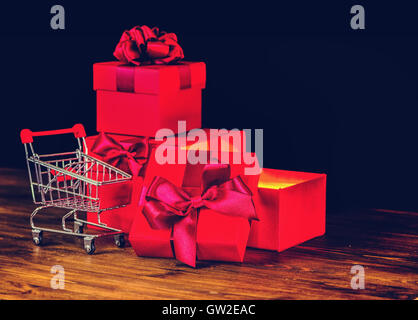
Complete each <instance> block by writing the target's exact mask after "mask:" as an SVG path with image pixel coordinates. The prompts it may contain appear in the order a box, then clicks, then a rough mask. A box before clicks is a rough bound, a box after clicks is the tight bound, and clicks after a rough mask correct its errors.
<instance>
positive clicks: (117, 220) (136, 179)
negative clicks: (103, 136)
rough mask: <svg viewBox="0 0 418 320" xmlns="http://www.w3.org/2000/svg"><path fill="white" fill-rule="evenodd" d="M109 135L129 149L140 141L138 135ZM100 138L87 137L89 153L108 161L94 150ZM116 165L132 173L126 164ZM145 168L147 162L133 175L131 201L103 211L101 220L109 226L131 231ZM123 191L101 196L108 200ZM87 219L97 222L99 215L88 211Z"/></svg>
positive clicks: (120, 194) (103, 199)
mask: <svg viewBox="0 0 418 320" xmlns="http://www.w3.org/2000/svg"><path fill="white" fill-rule="evenodd" d="M107 136H108V137H110V138H111V139H114V140H115V141H116V142H117V143H119V144H120V145H121V146H123V147H124V148H125V150H129V147H130V146H131V145H134V144H136V143H138V141H139V138H138V137H131V136H126V135H115V134H108V135H107ZM98 138H99V136H98V135H96V136H90V137H87V138H86V144H87V150H88V154H89V155H91V156H93V157H95V158H97V159H99V160H102V161H105V162H107V161H108V159H106V158H105V157H103V156H102V155H99V154H96V153H94V152H92V148H93V146H94V145H95V143H96V142H97V139H98ZM112 152H114V151H110V152H109V153H112ZM115 166H116V167H118V168H119V169H121V170H124V171H126V172H128V173H132V172H129V171H130V170H129V168H128V167H127V165H126V164H125V165H122V166H121V165H118V164H116V165H115ZM145 168H146V163H144V166H143V169H142V170H140V171H139V172H138V173H135V174H133V175H132V181H131V184H130V185H131V189H132V192H131V197H130V201H129V202H127V203H125V204H127V205H126V206H124V207H121V208H117V209H113V210H111V211H109V212H107V211H104V212H102V213H101V216H100V220H101V222H102V223H105V224H107V225H108V226H109V227H112V228H116V229H121V230H122V231H123V232H125V233H129V230H130V228H131V224H132V221H133V219H134V216H135V213H136V211H137V210H138V203H139V199H140V194H141V190H142V183H143V177H142V175H143V173H144V172H145ZM93 174H95V172H93ZM97 174H106V173H105V172H97ZM122 193H123V192H122ZM122 193H121V192H120V191H119V190H114V192H111V190H110V192H108V193H107V194H104V195H102V196H101V201H105V202H108V201H110V200H111V199H112V198H115V197H116V198H118V197H121V196H123V194H122ZM87 221H89V222H93V223H97V215H96V214H95V213H92V212H88V213H87ZM89 227H91V228H95V227H94V226H89Z"/></svg>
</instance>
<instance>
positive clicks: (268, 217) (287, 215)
mask: <svg viewBox="0 0 418 320" xmlns="http://www.w3.org/2000/svg"><path fill="white" fill-rule="evenodd" d="M252 191H253V200H254V205H255V208H256V211H257V216H258V218H259V221H254V222H253V223H252V225H251V233H250V237H249V240H248V246H249V247H253V248H259V249H269V250H277V251H279V252H280V251H283V250H285V249H287V248H290V247H292V246H295V245H297V244H300V243H302V242H304V241H306V240H309V239H312V238H314V237H317V236H320V235H323V234H324V233H325V206H326V205H325V196H326V175H325V174H317V173H306V172H295V171H285V170H274V169H266V168H264V169H263V171H262V173H261V174H260V179H259V181H258V188H257V190H254V189H252Z"/></svg>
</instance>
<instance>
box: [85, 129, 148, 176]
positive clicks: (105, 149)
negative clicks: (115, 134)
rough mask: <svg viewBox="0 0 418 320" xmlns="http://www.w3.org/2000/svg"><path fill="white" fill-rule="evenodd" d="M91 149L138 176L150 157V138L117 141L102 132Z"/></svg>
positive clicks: (114, 164)
mask: <svg viewBox="0 0 418 320" xmlns="http://www.w3.org/2000/svg"><path fill="white" fill-rule="evenodd" d="M91 151H92V152H93V153H95V154H97V155H99V156H101V157H103V160H104V161H105V162H107V163H109V164H110V165H112V166H114V167H117V168H119V169H121V170H123V171H125V172H128V173H131V174H132V175H134V176H138V175H139V174H140V173H141V170H142V168H143V166H144V164H145V163H146V162H147V161H148V157H149V144H148V139H147V138H145V137H136V138H135V142H133V143H131V142H130V143H123V142H117V141H116V140H115V139H113V138H112V137H110V136H108V135H107V134H105V133H103V132H102V133H100V134H99V136H98V137H97V139H96V141H95V142H94V144H93V147H92V148H91Z"/></svg>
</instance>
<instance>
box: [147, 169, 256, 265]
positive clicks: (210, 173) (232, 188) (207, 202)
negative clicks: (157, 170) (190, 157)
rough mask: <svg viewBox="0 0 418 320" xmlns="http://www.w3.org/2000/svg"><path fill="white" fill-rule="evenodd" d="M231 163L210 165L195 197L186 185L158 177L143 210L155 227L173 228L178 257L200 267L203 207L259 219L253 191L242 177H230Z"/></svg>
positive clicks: (151, 186) (154, 180)
mask: <svg viewBox="0 0 418 320" xmlns="http://www.w3.org/2000/svg"><path fill="white" fill-rule="evenodd" d="M230 172H231V169H230V167H229V165H227V164H209V165H206V166H205V167H204V169H203V174H202V179H201V189H202V192H201V194H200V196H198V197H191V196H190V195H189V194H188V193H187V192H186V191H185V190H184V189H183V188H181V187H178V186H176V185H174V184H173V183H171V182H170V181H168V180H166V179H165V178H162V177H154V179H153V180H152V182H151V184H150V187H149V188H148V191H147V193H146V196H145V203H144V209H143V213H144V216H145V218H146V219H147V221H148V223H149V224H150V226H151V227H152V228H153V229H169V228H171V229H172V240H173V244H174V248H173V249H174V256H175V257H176V258H177V259H178V260H179V261H181V262H183V263H186V264H188V265H190V266H193V267H195V266H196V249H197V248H196V242H197V238H196V235H197V222H198V215H199V210H200V209H201V208H204V207H206V208H208V209H211V210H214V211H216V212H218V213H221V214H225V215H229V216H234V217H243V218H246V219H248V220H249V221H251V220H253V219H257V216H256V213H255V208H254V203H253V201H252V198H251V196H252V194H251V191H250V190H249V189H248V187H247V186H246V185H245V183H244V182H243V181H242V179H241V177H239V176H238V177H235V178H232V179H230V178H229V177H230Z"/></svg>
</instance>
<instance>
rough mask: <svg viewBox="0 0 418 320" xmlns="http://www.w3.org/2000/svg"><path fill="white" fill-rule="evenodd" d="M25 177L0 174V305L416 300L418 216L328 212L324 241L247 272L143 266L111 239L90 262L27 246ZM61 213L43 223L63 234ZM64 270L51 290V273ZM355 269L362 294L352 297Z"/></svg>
mask: <svg viewBox="0 0 418 320" xmlns="http://www.w3.org/2000/svg"><path fill="white" fill-rule="evenodd" d="M31 200H32V199H31V196H30V192H29V184H28V179H27V173H26V171H24V170H16V169H0V298H1V299H417V298H418V263H417V262H418V259H417V257H418V255H417V253H418V236H417V227H418V224H417V221H418V213H414V212H398V211H390V210H358V211H354V210H352V211H350V212H328V213H327V233H326V235H325V236H322V237H320V238H316V239H314V240H311V241H308V242H306V243H304V244H302V245H299V246H297V247H294V248H291V249H288V250H286V251H285V252H282V253H276V252H270V251H263V250H255V249H248V250H247V253H246V256H245V261H244V263H242V264H241V263H223V262H216V263H212V262H200V263H199V264H198V268H196V269H192V268H189V267H187V266H185V265H182V264H181V263H179V262H177V261H175V260H174V259H158V258H141V257H137V256H136V255H135V253H134V251H133V249H132V248H131V247H129V246H127V247H126V248H124V249H119V248H117V247H116V246H114V244H113V242H111V241H110V239H108V240H105V239H100V241H97V242H96V247H97V250H96V254H95V255H92V256H89V255H87V254H86V253H85V252H84V250H83V249H82V241H81V239H75V238H73V237H68V236H61V235H56V234H51V233H49V234H48V233H45V234H44V238H45V242H46V243H45V245H44V246H42V247H37V246H35V245H34V244H33V243H32V235H31V229H30V225H29V215H30V213H31V212H32V210H33V209H34V205H33V203H32V202H31ZM61 214H62V211H61V210H58V209H53V210H52V211H50V214H49V215H45V216H44V218H43V219H41V218H40V219H39V220H38V221H40V223H41V224H42V223H44V224H46V225H49V224H51V225H53V224H55V225H57V226H59V225H60V218H61ZM55 265H60V266H62V267H63V268H64V271H65V288H64V289H52V288H51V278H52V277H53V276H54V274H52V273H51V267H53V266H55ZM353 265H361V266H363V267H364V270H365V289H359V290H354V289H352V288H351V285H350V283H351V278H352V276H353V274H351V273H350V270H351V267H352V266H353Z"/></svg>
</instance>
